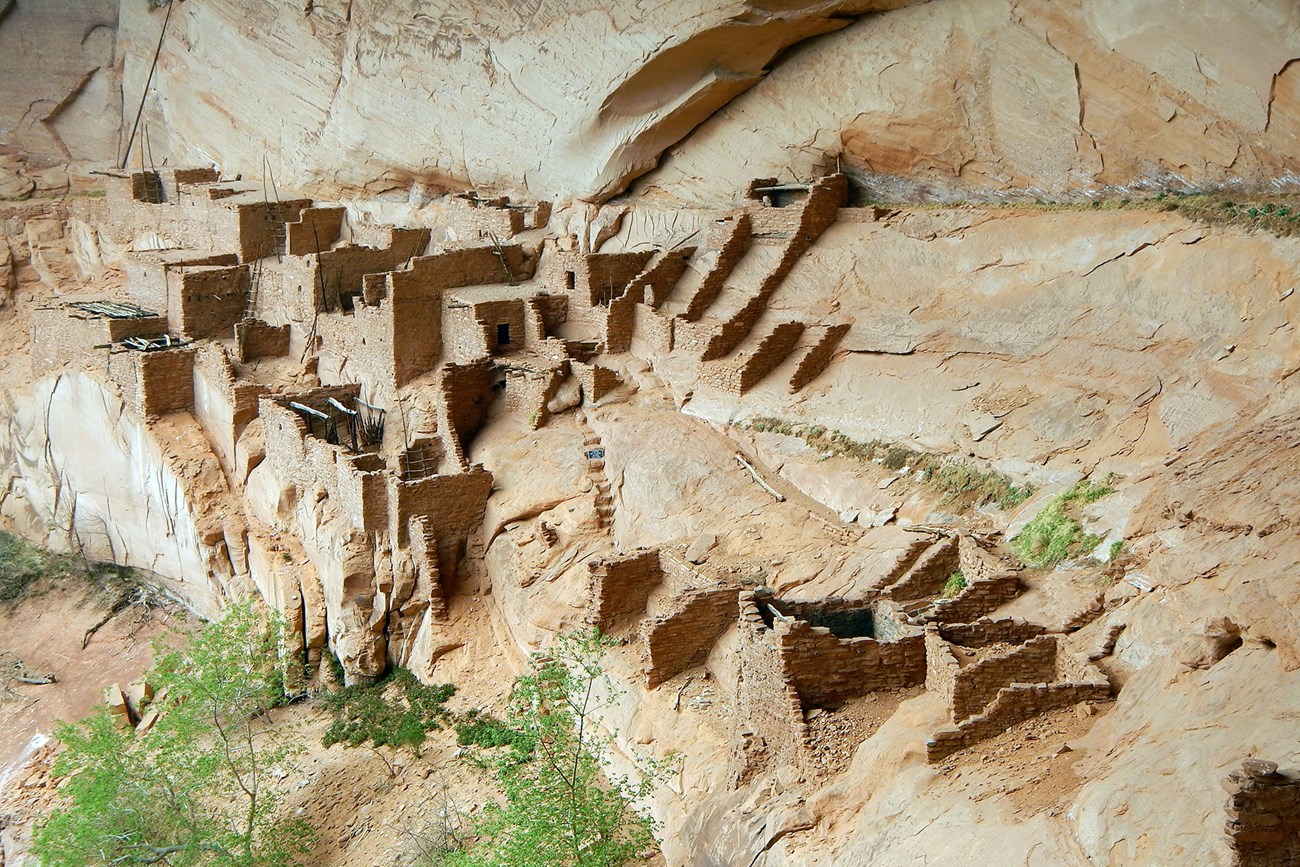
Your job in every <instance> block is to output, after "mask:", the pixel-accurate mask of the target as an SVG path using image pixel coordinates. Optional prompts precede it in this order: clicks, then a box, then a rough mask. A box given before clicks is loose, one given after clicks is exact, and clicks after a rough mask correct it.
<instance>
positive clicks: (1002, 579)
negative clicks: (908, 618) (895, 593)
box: [898, 572, 1021, 623]
mask: <svg viewBox="0 0 1300 867" xmlns="http://www.w3.org/2000/svg"><path fill="white" fill-rule="evenodd" d="M963 574H964V573H963ZM1020 591H1021V586H1020V576H1018V575H1017V574H1016V573H1014V572H1003V573H1001V574H997V575H994V576H992V577H990V578H986V579H979V580H975V581H970V580H969V579H968V580H967V584H966V587H965V588H964V589H963V590H962V591H961V592H960V593H958V594H957V595H956V596H955V597H953V598H952V599H936V600H935V601H934V604H933V605H932V606H930V608H929V609H927V610H926V612H925V613H924V614H923V615H922V617H923V619H925V620H927V621H930V622H938V623H969V622H971V621H972V620H977V619H979V618H980V617H983V616H985V615H986V614H989V613H990V612H992V611H995V610H997V609H998V608H1000V607H1001V606H1003V605H1005V604H1006V603H1008V602H1010V601H1011V600H1012V599H1015V598H1016V597H1017V596H1019V595H1020ZM898 598H902V597H898Z"/></svg>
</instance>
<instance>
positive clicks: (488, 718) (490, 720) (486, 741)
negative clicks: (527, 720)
mask: <svg viewBox="0 0 1300 867" xmlns="http://www.w3.org/2000/svg"><path fill="white" fill-rule="evenodd" d="M456 743H458V744H460V745H461V746H462V747H481V748H483V749H489V750H490V749H496V748H498V747H510V748H511V750H513V751H514V753H515V755H516V757H517V758H518V760H519V761H524V760H526V759H527V758H528V756H530V755H531V754H532V749H533V744H532V741H531V740H530V739H529V738H527V737H525V736H524V735H522V734H521V733H520V732H519V731H518V730H517V729H514V728H511V727H510V726H508V725H506V724H505V723H504V722H503V721H501V720H500V719H497V718H496V717H494V716H493V715H492V714H489V713H482V712H480V711H478V710H471V711H470V712H469V713H467V714H464V715H463V716H461V717H460V719H458V720H457V721H456Z"/></svg>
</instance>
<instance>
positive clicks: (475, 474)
mask: <svg viewBox="0 0 1300 867" xmlns="http://www.w3.org/2000/svg"><path fill="white" fill-rule="evenodd" d="M388 487H389V498H390V500H391V502H392V504H393V508H392V516H391V519H392V527H391V528H390V531H391V532H392V533H393V538H394V539H396V540H398V544H406V542H407V529H408V526H409V524H410V521H411V519H413V518H421V519H423V521H424V526H425V529H426V530H427V532H429V533H431V534H433V535H434V536H435V537H436V538H437V539H438V540H439V541H440V542H441V541H442V540H463V539H465V538H466V537H468V536H469V535H470V534H472V533H473V532H474V531H475V530H476V529H478V527H479V525H480V524H482V523H483V513H484V510H485V509H486V508H487V500H488V495H489V494H490V493H491V491H492V474H491V473H490V472H488V471H487V470H485V469H483V467H481V466H474V467H471V468H470V469H469V470H468V471H467V472H463V473H453V474H450V475H435V476H426V477H424V478H422V479H415V480H413V481H409V482H404V481H401V480H400V479H398V478H397V477H396V476H391V477H390V478H389V480H388ZM453 565H454V564H453Z"/></svg>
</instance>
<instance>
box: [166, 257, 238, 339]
mask: <svg viewBox="0 0 1300 867" xmlns="http://www.w3.org/2000/svg"><path fill="white" fill-rule="evenodd" d="M167 288H168V298H167V319H168V324H169V325H170V327H171V329H172V331H173V332H176V333H179V334H183V335H184V336H185V337H187V338H189V339H191V340H201V339H203V338H215V339H218V340H228V339H230V338H231V337H232V336H234V328H235V323H236V322H238V321H239V320H241V319H243V318H244V313H245V311H246V310H247V309H248V289H249V273H248V266H246V265H236V266H230V267H222V266H219V265H198V266H192V267H183V268H179V269H176V270H174V271H172V272H171V273H170V274H169V275H168V280H167Z"/></svg>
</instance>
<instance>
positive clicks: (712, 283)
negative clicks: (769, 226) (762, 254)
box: [682, 212, 751, 322]
mask: <svg viewBox="0 0 1300 867" xmlns="http://www.w3.org/2000/svg"><path fill="white" fill-rule="evenodd" d="M705 238H706V241H705V245H706V246H707V247H708V249H710V250H713V249H716V250H718V258H717V261H716V262H715V263H714V264H713V267H712V268H710V269H709V272H708V273H707V274H705V275H704V279H703V280H701V281H700V286H699V288H698V289H697V290H696V292H695V297H693V298H691V299H690V301H689V302H688V303H687V305H686V310H685V312H684V313H682V318H683V319H685V320H687V321H688V322H695V321H697V320H698V319H699V318H700V317H701V316H703V315H704V311H705V310H707V309H708V307H709V305H710V304H712V303H713V302H714V301H716V300H717V298H718V295H719V294H720V293H721V292H722V287H723V286H724V285H725V284H726V282H727V278H728V277H730V276H731V272H732V271H733V270H735V268H736V265H737V263H739V262H740V260H741V258H742V257H743V256H744V255H745V254H746V253H747V252H749V246H750V243H751V234H750V220H749V215H748V214H746V213H744V212H741V213H738V214H733V215H731V216H729V217H727V218H726V219H723V220H717V221H716V222H714V224H713V225H711V226H709V230H708V232H707V233H706V234H705Z"/></svg>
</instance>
